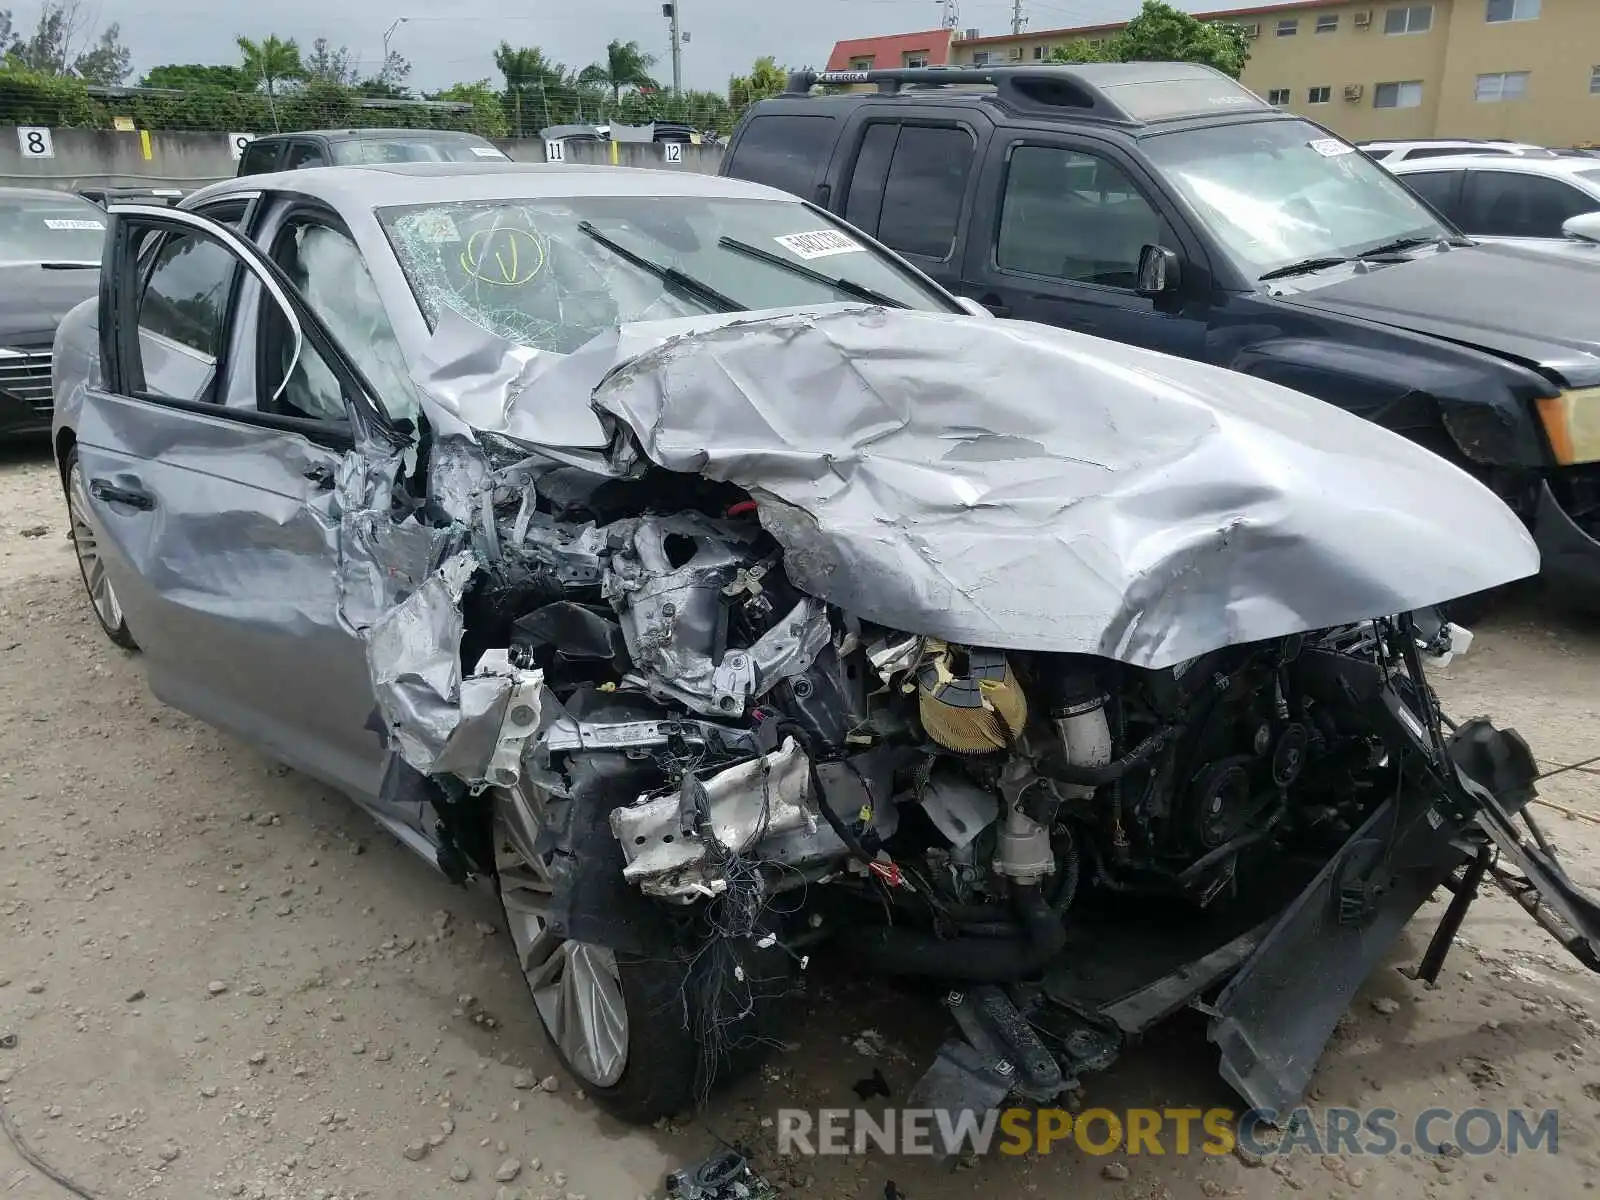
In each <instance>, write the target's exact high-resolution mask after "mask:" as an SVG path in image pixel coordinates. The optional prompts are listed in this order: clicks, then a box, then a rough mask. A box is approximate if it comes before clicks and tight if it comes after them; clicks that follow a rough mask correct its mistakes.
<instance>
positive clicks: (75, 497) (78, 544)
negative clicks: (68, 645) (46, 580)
mask: <svg viewBox="0 0 1600 1200" xmlns="http://www.w3.org/2000/svg"><path fill="white" fill-rule="evenodd" d="M67 517H68V519H69V520H70V521H71V523H72V548H73V550H74V551H76V553H77V555H78V569H79V570H80V571H82V572H83V585H84V587H85V588H87V589H88V591H89V603H90V604H91V605H93V606H94V613H95V616H96V617H98V618H99V620H100V624H101V625H102V626H104V627H105V630H106V632H107V633H109V634H112V635H113V636H115V635H116V634H117V632H118V631H119V630H121V629H122V605H121V604H120V603H119V602H118V600H117V593H116V591H115V590H113V588H112V586H111V580H110V579H109V578H108V577H107V575H106V567H105V562H104V561H103V560H102V559H101V557H100V543H99V541H98V540H97V539H96V537H95V532H94V526H93V525H92V524H90V521H89V489H88V486H87V485H86V484H85V483H84V481H83V467H82V466H81V465H80V464H79V463H78V462H77V461H76V460H74V461H73V463H72V466H71V467H70V468H69V469H68V471H67Z"/></svg>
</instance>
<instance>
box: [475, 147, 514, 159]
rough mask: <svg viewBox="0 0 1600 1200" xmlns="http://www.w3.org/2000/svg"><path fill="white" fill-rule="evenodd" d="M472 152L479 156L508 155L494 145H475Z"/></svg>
mask: <svg viewBox="0 0 1600 1200" xmlns="http://www.w3.org/2000/svg"><path fill="white" fill-rule="evenodd" d="M472 152H473V153H474V154H476V155H477V156H478V157H479V158H505V157H506V155H504V154H502V153H500V151H498V150H496V149H495V148H494V147H493V146H473V147H472Z"/></svg>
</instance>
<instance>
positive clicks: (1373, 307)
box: [722, 63, 1600, 609]
mask: <svg viewBox="0 0 1600 1200" xmlns="http://www.w3.org/2000/svg"><path fill="white" fill-rule="evenodd" d="M819 83H820V84H823V85H829V86H840V85H845V86H855V85H862V84H867V85H876V90H874V91H858V92H851V93H847V94H835V95H813V94H811V93H812V88H813V87H814V86H815V85H817V84H819ZM722 171H723V173H724V174H728V175H732V176H735V177H738V178H742V179H747V180H752V181H754V182H757V183H766V184H769V185H772V186H776V187H781V188H783V189H785V190H786V191H789V192H792V193H794V194H796V195H798V196H801V197H802V198H804V199H806V200H809V201H811V202H813V203H815V204H817V205H819V206H821V207H823V208H826V209H828V210H830V211H832V212H835V213H838V214H840V215H842V216H843V217H844V218H845V220H847V221H849V222H850V223H851V224H852V225H855V226H856V227H857V228H859V229H861V230H862V231H863V232H865V233H866V234H868V235H870V236H872V237H875V238H876V239H877V240H878V241H879V242H880V243H882V244H884V245H886V246H888V247H890V248H891V249H894V250H898V251H899V252H900V253H901V254H903V255H904V256H905V257H906V258H907V259H908V260H909V261H910V262H912V263H913V264H915V265H916V266H918V267H920V268H922V269H923V270H924V271H926V272H927V273H928V274H930V275H932V276H933V278H934V279H935V280H937V281H938V282H939V283H941V284H943V285H944V286H945V287H947V288H949V289H950V290H951V291H953V292H955V293H957V294H958V295H960V296H963V297H967V298H969V299H972V300H976V301H977V302H978V303H980V304H982V305H984V306H985V307H986V308H988V309H989V310H990V311H991V312H993V313H994V314H995V315H996V316H1000V317H1014V318H1017V319H1019V320H1025V321H1036V322H1040V323H1042V324H1047V325H1057V326H1061V327H1064V328H1068V329H1073V330H1078V331H1081V332H1084V333H1091V334H1095V335H1097V336H1099V337H1104V338H1110V339H1113V340H1115V341H1120V342H1127V343H1129V344H1132V345H1136V346H1144V347H1147V348H1149V349H1152V350H1161V351H1164V352H1166V353H1168V354H1177V355H1181V356H1183V357H1186V358H1193V359H1198V360H1200V361H1204V362H1210V363H1213V364H1215V365H1218V366H1223V367H1229V368H1231V369H1233V370H1235V371H1240V372H1243V373H1245V374H1248V375H1253V376H1256V377H1257V378H1261V379H1267V380H1270V381H1272V382H1274V383H1280V384H1284V385H1286V386H1288V387H1292V388H1295V389H1296V390H1298V391H1301V392H1306V393H1309V394H1311V395H1313V396H1316V397H1317V398H1319V399H1321V400H1325V401H1327V402H1329V403H1332V404H1336V405H1338V406H1339V407H1341V408H1344V409H1346V410H1348V411H1350V412H1353V413H1355V414H1357V415H1358V416H1362V417H1366V418H1368V419H1369V420H1373V421H1376V422H1378V423H1380V424H1382V425H1384V426H1386V427H1388V428H1389V429H1392V430H1394V431H1396V432H1398V433H1401V434H1403V435H1405V436H1407V437H1410V438H1412V439H1413V440H1414V441H1417V442H1418V443H1420V444H1422V445H1425V446H1427V447H1428V448H1430V449H1432V450H1435V451H1436V452H1438V453H1439V454H1441V455H1443V456H1444V457H1446V458H1447V459H1449V460H1450V461H1452V462H1454V463H1455V464H1456V465H1457V466H1459V467H1461V468H1463V469H1465V470H1467V471H1468V472H1470V473H1471V474H1473V475H1475V476H1477V477H1478V478H1479V479H1480V480H1482V481H1483V482H1485V483H1486V484H1488V485H1489V486H1490V487H1492V488H1493V489H1494V490H1495V491H1496V492H1497V493H1498V494H1499V495H1500V496H1501V497H1502V498H1503V499H1504V500H1505V501H1506V502H1507V503H1508V504H1509V505H1510V506H1511V507H1512V508H1513V509H1514V510H1515V511H1516V512H1517V513H1518V514H1519V515H1520V516H1521V517H1522V519H1523V520H1524V522H1525V523H1526V524H1527V525H1528V527H1529V528H1530V529H1531V530H1532V532H1533V534H1534V537H1535V538H1536V540H1537V541H1538V544H1539V547H1540V550H1541V552H1542V556H1543V562H1544V569H1543V576H1544V578H1545V579H1546V580H1547V581H1548V582H1551V583H1552V584H1554V585H1556V586H1555V587H1554V588H1553V589H1552V591H1553V592H1554V593H1555V594H1556V595H1557V596H1559V597H1562V598H1568V599H1572V600H1575V601H1577V602H1578V603H1579V604H1581V605H1582V606H1584V607H1589V608H1596V609H1600V320H1597V318H1596V315H1595V314H1596V313H1597V312H1600V266H1596V265H1595V264H1594V263H1592V262H1589V261H1586V260H1585V259H1583V258H1581V257H1578V256H1572V255H1568V256H1557V255H1552V254H1550V253H1548V252H1546V251H1540V250H1535V249H1529V248H1526V247H1519V246H1512V245H1504V244H1498V245H1487V244H1485V245H1480V244H1477V243H1475V242H1474V241H1472V240H1471V239H1470V238H1468V237H1466V236H1465V235H1464V234H1463V233H1462V232H1461V231H1460V230H1459V229H1457V228H1456V227H1454V226H1453V225H1451V224H1450V223H1449V222H1448V221H1447V220H1445V219H1443V218H1442V217H1441V216H1440V214H1439V213H1437V212H1435V211H1434V210H1433V209H1431V208H1429V207H1428V206H1427V205H1426V204H1424V203H1423V202H1422V201H1421V200H1419V199H1418V198H1417V196H1416V195H1415V194H1413V193H1412V192H1411V191H1410V190H1409V189H1408V188H1407V187H1406V186H1405V185H1404V184H1402V183H1400V182H1399V181H1398V180H1397V179H1396V178H1395V177H1394V176H1393V175H1392V174H1390V173H1389V172H1388V171H1386V170H1384V169H1383V167H1382V166H1380V165H1378V164H1377V163H1375V162H1373V161H1372V159H1371V158H1369V157H1368V156H1367V155H1365V154H1362V153H1360V152H1359V151H1358V150H1357V149H1356V148H1355V147H1354V146H1352V145H1351V144H1350V143H1349V142H1347V141H1345V140H1344V139H1342V138H1340V137H1338V136H1337V135H1335V134H1333V133H1331V132H1329V131H1328V130H1327V129H1325V128H1323V127H1322V126H1320V125H1317V124H1315V123H1313V122H1311V121H1307V120H1305V119H1303V118H1301V117H1297V116H1295V115H1293V114H1292V113H1286V112H1282V111H1279V110H1278V109H1276V108H1274V107H1273V106H1272V105H1270V104H1268V103H1267V102H1266V101H1265V100H1263V99H1262V98H1261V97H1260V96H1258V95H1256V94H1255V93H1254V92H1252V91H1250V90H1249V89H1247V88H1245V87H1244V86H1242V85H1241V84H1239V83H1238V82H1237V81H1236V80H1234V79H1231V78H1229V77H1228V76H1225V75H1223V74H1221V73H1220V72H1217V71H1214V70H1212V69H1211V68H1209V67H1204V66H1199V65H1195V64H1190V63H1099V64H1084V65H1077V66H1065V65H1063V66H1054V65H1050V66H1045V65H1041V66H1037V67H1033V66H1018V67H985V68H979V69H972V68H918V69H905V70H885V71H836V72H830V73H827V74H823V75H820V76H819V75H818V74H817V73H815V72H809V71H807V72H797V73H796V74H795V75H794V76H792V77H791V79H790V83H789V87H788V89H787V90H786V92H785V94H784V95H782V96H779V97H775V98H773V99H769V100H763V101H761V102H760V103H758V104H755V105H753V106H752V107H751V108H750V109H749V111H747V113H746V114H745V116H744V118H743V120H742V121H741V122H740V125H739V127H738V128H737V129H736V130H735V132H734V135H733V140H732V143H731V144H730V146H729V148H728V153H727V156H726V157H725V158H724V160H723V166H722ZM1463 536H1470V534H1469V533H1467V532H1466V531H1463Z"/></svg>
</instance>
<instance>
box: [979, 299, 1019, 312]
mask: <svg viewBox="0 0 1600 1200" xmlns="http://www.w3.org/2000/svg"><path fill="white" fill-rule="evenodd" d="M978 303H979V304H981V305H983V306H984V307H985V308H987V309H988V310H989V311H990V312H992V313H993V314H994V315H995V316H997V317H1009V316H1010V315H1011V306H1010V305H1009V304H1007V303H1005V301H1003V300H1001V299H1000V297H999V296H983V297H981V298H980V299H979V300H978Z"/></svg>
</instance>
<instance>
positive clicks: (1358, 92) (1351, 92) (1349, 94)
mask: <svg viewBox="0 0 1600 1200" xmlns="http://www.w3.org/2000/svg"><path fill="white" fill-rule="evenodd" d="M1366 90H1367V89H1366V88H1365V87H1364V86H1363V85H1362V84H1359V83H1347V84H1345V85H1344V98H1345V99H1346V100H1349V101H1352V102H1354V101H1356V100H1359V99H1361V97H1362V96H1363V95H1364V94H1365V93H1366Z"/></svg>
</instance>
